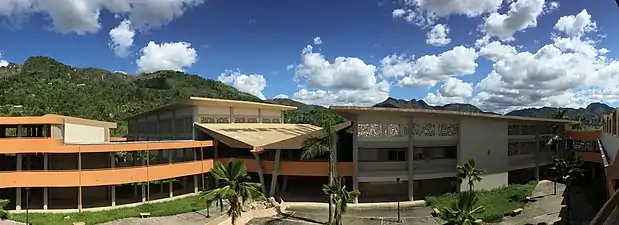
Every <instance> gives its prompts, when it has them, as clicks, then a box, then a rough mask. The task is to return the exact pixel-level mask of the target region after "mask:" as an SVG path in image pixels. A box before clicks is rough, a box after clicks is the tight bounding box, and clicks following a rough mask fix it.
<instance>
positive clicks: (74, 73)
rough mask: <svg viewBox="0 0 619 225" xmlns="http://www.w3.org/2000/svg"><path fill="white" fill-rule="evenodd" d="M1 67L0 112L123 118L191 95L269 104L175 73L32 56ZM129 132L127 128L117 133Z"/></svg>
mask: <svg viewBox="0 0 619 225" xmlns="http://www.w3.org/2000/svg"><path fill="white" fill-rule="evenodd" d="M12 65H13V66H12V67H5V68H2V70H0V104H1V105H0V114H2V115H4V116H27V115H43V114H47V113H55V114H62V115H68V116H78V117H84V118H88V119H96V120H104V121H117V122H121V121H120V120H121V119H122V118H124V117H127V116H130V115H133V114H136V113H138V112H142V111H145V110H148V109H150V108H153V107H156V106H160V105H164V104H167V103H170V102H172V101H176V100H180V99H186V98H188V97H189V96H200V97H211V98H224V99H234V100H244V101H254V102H263V101H262V100H260V99H259V98H257V97H255V96H253V95H250V94H247V93H244V92H240V91H238V90H236V89H235V88H233V87H230V86H228V85H226V84H224V83H221V82H219V81H214V80H210V79H205V78H202V77H200V76H197V75H190V74H185V73H181V72H175V71H159V72H155V73H147V74H141V75H137V76H130V75H124V74H121V73H112V72H109V71H106V70H102V69H95V68H73V67H70V66H67V65H65V64H62V63H60V62H58V61H56V60H54V59H52V58H49V57H42V56H36V57H31V58H29V59H28V60H26V62H24V64H23V65H21V66H19V65H16V64H12ZM124 133H126V130H125V128H124V126H123V127H122V128H121V129H117V131H115V135H121V134H124Z"/></svg>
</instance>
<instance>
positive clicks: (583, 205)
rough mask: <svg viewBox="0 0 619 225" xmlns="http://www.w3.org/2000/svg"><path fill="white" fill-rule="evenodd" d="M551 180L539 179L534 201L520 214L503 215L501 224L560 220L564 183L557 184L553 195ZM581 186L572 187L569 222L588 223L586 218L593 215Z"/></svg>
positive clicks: (562, 208) (549, 222) (512, 224)
mask: <svg viewBox="0 0 619 225" xmlns="http://www.w3.org/2000/svg"><path fill="white" fill-rule="evenodd" d="M553 185H554V184H553V182H550V181H541V182H540V183H539V184H538V185H537V187H536V188H535V190H534V191H533V194H532V196H533V197H537V198H536V200H537V201H535V202H531V203H529V204H527V205H526V206H525V207H524V208H523V209H524V210H523V211H522V214H520V215H518V216H515V217H509V216H508V217H505V218H504V219H503V221H502V222H501V223H500V224H502V225H523V224H525V225H529V224H544V223H546V224H554V223H557V222H559V221H561V220H562V217H564V216H565V215H564V214H565V204H566V203H565V202H564V192H565V185H563V184H557V195H553V193H554V186H553ZM583 191H586V190H583V189H582V188H579V187H573V188H572V200H571V201H572V210H571V212H572V215H571V217H572V219H571V220H570V221H571V224H589V223H588V220H589V219H590V218H591V217H592V216H595V213H596V212H595V211H594V210H593V209H592V208H591V207H590V205H589V202H588V201H587V199H586V197H585V196H586V195H585V194H584V193H582V192H583Z"/></svg>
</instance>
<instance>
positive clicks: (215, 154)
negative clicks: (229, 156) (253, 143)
mask: <svg viewBox="0 0 619 225" xmlns="http://www.w3.org/2000/svg"><path fill="white" fill-rule="evenodd" d="M230 110H232V108H230ZM230 121H232V117H230ZM218 145H219V143H217V144H215V146H213V158H215V160H214V161H215V163H217V161H218V160H219V150H218V147H217V146H218ZM254 157H257V156H256V155H254ZM202 160H204V158H203V159H202ZM256 162H257V163H260V161H259V160H256ZM258 165H260V164H258ZM258 167H260V166H258ZM202 176H204V174H202ZM260 179H261V180H260V182H262V179H263V177H260ZM214 180H215V188H218V187H219V180H218V179H214ZM263 191H264V190H263ZM262 193H264V192H262Z"/></svg>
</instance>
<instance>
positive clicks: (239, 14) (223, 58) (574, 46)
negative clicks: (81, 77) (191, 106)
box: [0, 0, 619, 112]
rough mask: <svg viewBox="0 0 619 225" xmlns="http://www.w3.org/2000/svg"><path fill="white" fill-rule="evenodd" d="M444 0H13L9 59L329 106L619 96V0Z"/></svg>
mask: <svg viewBox="0 0 619 225" xmlns="http://www.w3.org/2000/svg"><path fill="white" fill-rule="evenodd" d="M441 2H443V3H444V4H441V5H435V3H436V1H434V2H433V1H430V0H401V1H375V0H363V1H359V0H356V1H352V0H338V1H326V0H316V1H307V2H302V1H285V0H273V1H241V0H228V1H224V0H210V1H205V0H148V1H143V0H117V1H99V0H93V1H87V0H45V1H43V0H6V1H2V2H1V3H0V21H2V24H1V25H0V53H1V54H2V55H1V58H0V60H4V61H8V62H16V63H22V62H23V61H24V60H25V59H27V58H28V57H29V56H33V55H46V56H51V57H53V58H55V59H57V60H59V61H61V62H64V63H66V64H69V65H71V66H75V67H99V68H105V69H107V70H110V71H124V72H127V73H129V74H137V73H140V72H151V71H155V70H158V69H173V70H184V71H186V72H188V73H194V74H198V75H200V76H203V77H206V78H210V79H215V80H221V81H223V82H226V83H229V84H230V85H232V86H235V87H237V88H238V89H239V90H242V91H246V92H249V93H252V94H255V95H257V96H259V97H264V98H273V97H275V96H278V95H279V96H284V95H285V96H287V97H290V98H292V99H295V100H299V101H302V102H306V103H312V104H321V105H371V104H374V103H377V102H380V101H383V100H384V99H385V98H387V97H388V96H391V97H395V98H403V99H412V98H414V99H424V100H426V101H427V102H428V103H430V104H435V105H442V104H446V103H455V102H462V103H472V104H475V105H477V106H478V107H480V108H482V109H485V110H492V111H499V112H500V111H505V110H511V109H516V108H523V107H540V106H570V107H582V106H586V105H587V104H589V103H591V102H597V101H601V102H605V103H607V104H610V105H615V106H616V105H617V104H616V102H617V100H619V91H617V90H618V88H617V87H618V84H619V82H617V81H614V80H617V79H615V78H616V77H615V76H616V75H619V63H615V59H616V56H617V52H615V50H616V48H615V45H616V44H615V43H613V42H611V41H610V40H616V39H617V38H618V35H619V34H617V31H616V30H618V29H616V26H617V25H615V24H616V23H613V21H612V20H613V18H615V17H616V15H617V13H619V7H617V5H616V4H615V2H614V1H612V0H604V1H596V4H590V3H587V2H583V1H561V2H555V1H545V0H503V1H502V0H445V1H441ZM97 12H99V13H97ZM123 21H125V25H126V26H122V25H121V22H123ZM115 28H116V29H115ZM121 28H122V29H121ZM114 29H115V30H116V31H118V32H116V33H115V34H116V35H112V34H111V32H110V31H112V30H114ZM431 34H433V35H431ZM430 36H432V37H430ZM317 37H319V39H320V41H314V40H315V39H316V40H318V38H317ZM150 42H152V43H150ZM149 43H150V44H149ZM114 48H116V49H114ZM4 61H0V66H1V65H2V62H4Z"/></svg>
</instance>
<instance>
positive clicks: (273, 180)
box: [269, 149, 282, 197]
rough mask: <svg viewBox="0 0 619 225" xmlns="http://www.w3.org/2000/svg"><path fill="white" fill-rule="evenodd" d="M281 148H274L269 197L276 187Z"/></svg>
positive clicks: (273, 193) (273, 194)
mask: <svg viewBox="0 0 619 225" xmlns="http://www.w3.org/2000/svg"><path fill="white" fill-rule="evenodd" d="M281 154H282V150H281V149H277V150H275V163H274V168H273V173H271V187H270V188H271V190H269V197H273V196H275V189H277V175H279V163H280V159H281Z"/></svg>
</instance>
